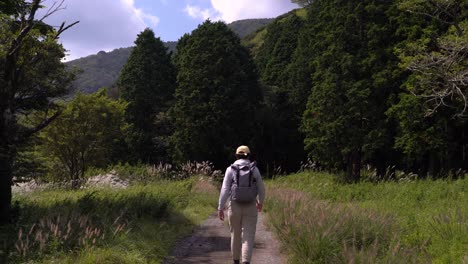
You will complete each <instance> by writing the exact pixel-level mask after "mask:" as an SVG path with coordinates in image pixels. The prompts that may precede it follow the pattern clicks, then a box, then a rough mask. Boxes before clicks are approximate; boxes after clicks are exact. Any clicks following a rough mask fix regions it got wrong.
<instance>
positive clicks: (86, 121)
mask: <svg viewBox="0 0 468 264" xmlns="http://www.w3.org/2000/svg"><path fill="white" fill-rule="evenodd" d="M106 93H107V91H106V90H105V89H103V90H100V91H99V92H97V93H95V94H91V95H85V94H77V96H76V97H75V98H74V99H73V100H72V101H71V102H70V103H68V105H67V106H66V108H65V109H64V111H63V112H62V114H61V115H60V116H59V117H58V118H57V120H56V121H55V122H54V123H53V124H51V125H50V126H49V127H47V128H46V129H45V130H44V131H43V132H42V133H41V135H40V137H41V148H42V151H43V152H44V153H45V155H46V156H47V157H49V159H50V161H51V163H52V164H51V170H52V173H53V174H55V175H57V176H58V177H60V176H61V177H64V174H67V175H68V177H69V179H70V180H78V179H82V178H83V175H84V172H85V171H86V169H87V168H88V167H89V166H95V167H105V166H107V164H108V163H109V162H112V161H113V158H114V157H116V155H117V154H118V153H116V152H119V149H118V145H119V143H120V142H121V141H122V140H123V131H124V130H125V127H126V123H125V122H124V113H125V108H126V106H127V104H126V103H125V102H123V101H116V100H112V99H110V98H108V97H107V95H106ZM120 144H121V143H120Z"/></svg>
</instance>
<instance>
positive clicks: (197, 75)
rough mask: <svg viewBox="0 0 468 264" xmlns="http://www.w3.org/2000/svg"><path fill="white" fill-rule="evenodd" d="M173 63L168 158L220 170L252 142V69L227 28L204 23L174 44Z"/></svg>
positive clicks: (256, 100) (255, 91)
mask: <svg viewBox="0 0 468 264" xmlns="http://www.w3.org/2000/svg"><path fill="white" fill-rule="evenodd" d="M175 63H176V67H177V70H178V74H177V84H178V85H177V89H176V94H175V96H176V98H175V99H176V101H175V104H174V106H173V107H172V109H171V116H172V119H173V120H174V124H173V125H174V129H175V131H174V134H173V135H172V137H171V144H172V151H173V156H174V158H175V160H176V161H179V162H183V161H186V160H195V161H202V160H210V161H213V162H214V164H215V165H216V166H221V165H223V166H224V165H226V164H227V161H228V160H229V158H230V157H232V151H233V149H234V148H235V147H236V146H237V145H240V144H251V143H253V139H254V136H255V135H256V134H258V133H259V131H257V128H258V126H257V124H256V117H255V116H256V112H257V109H258V106H259V104H260V103H261V100H262V94H261V91H260V89H259V85H258V83H257V73H256V69H255V65H254V64H253V61H252V59H251V57H250V55H249V53H248V51H247V50H246V49H245V48H244V47H242V46H241V45H240V40H239V38H238V37H237V36H236V35H235V33H233V32H232V31H231V30H230V29H229V28H228V27H227V26H226V24H224V23H222V22H211V21H209V20H208V21H205V22H204V23H203V24H201V25H200V26H199V27H198V28H197V29H195V30H194V31H193V32H192V33H191V34H190V35H189V34H186V35H184V36H183V37H182V38H181V39H180V40H179V43H178V45H177V54H176V56H175Z"/></svg>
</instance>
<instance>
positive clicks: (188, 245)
mask: <svg viewBox="0 0 468 264" xmlns="http://www.w3.org/2000/svg"><path fill="white" fill-rule="evenodd" d="M264 221H265V219H264V215H263V213H260V214H259V215H258V223H257V234H256V236H255V246H254V252H253V257H252V261H251V263H252V264H267V263H268V264H285V263H286V258H285V257H284V256H282V255H281V252H280V247H279V242H278V241H277V239H276V238H275V237H274V235H273V234H272V233H271V232H270V231H269V230H268V229H267V228H266V226H265V222H264ZM164 263H165V264H182V263H184V264H194V263H213V264H224V263H229V264H231V263H232V259H231V252H230V234H229V228H228V225H227V221H225V222H221V221H220V220H219V219H218V218H217V215H216V214H213V215H211V216H210V217H209V218H208V219H207V220H206V221H205V222H204V223H203V224H202V225H201V226H200V227H199V228H198V229H197V230H196V231H195V232H194V233H193V234H192V236H190V237H188V238H187V239H184V240H182V241H180V242H179V243H178V244H177V245H176V247H175V250H174V251H173V253H172V256H171V257H169V258H168V259H167V260H166V261H165V262H164Z"/></svg>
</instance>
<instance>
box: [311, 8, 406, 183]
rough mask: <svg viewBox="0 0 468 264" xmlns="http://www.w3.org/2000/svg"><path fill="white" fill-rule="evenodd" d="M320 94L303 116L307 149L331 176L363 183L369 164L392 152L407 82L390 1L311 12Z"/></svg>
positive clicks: (315, 78) (314, 65)
mask: <svg viewBox="0 0 468 264" xmlns="http://www.w3.org/2000/svg"><path fill="white" fill-rule="evenodd" d="M310 8H311V10H310V11H309V16H310V19H311V25H312V28H311V34H312V36H313V37H312V38H311V42H310V43H311V52H312V54H313V56H314V57H313V60H312V72H313V74H312V91H311V94H310V97H309V100H308V104H307V110H306V111H305V113H304V116H303V131H304V132H305V133H306V140H305V143H306V148H307V150H308V151H309V153H310V155H311V156H312V157H313V158H315V159H318V160H319V161H320V162H321V163H322V164H324V165H326V166H327V167H329V168H337V169H343V170H346V171H347V176H348V180H350V181H357V180H359V178H360V170H361V163H362V161H364V160H365V161H368V162H371V161H373V160H382V159H385V158H386V157H379V158H376V157H377V156H379V152H383V151H385V150H386V149H390V147H391V133H390V130H389V125H388V124H387V121H386V120H387V118H386V116H385V111H386V110H387V109H388V100H389V98H390V97H391V95H392V94H395V93H396V91H398V86H399V83H398V80H399V78H400V76H399V72H401V71H398V68H397V58H396V57H395V56H394V55H393V54H392V47H393V46H394V45H395V41H397V39H396V38H394V36H395V28H394V26H393V23H390V20H391V18H392V17H391V11H392V10H394V5H393V4H392V3H391V2H388V1H375V0H366V1H361V0H352V1H340V0H334V1H323V0H322V1H320V0H319V1H315V2H313V3H312V4H311V5H310Z"/></svg>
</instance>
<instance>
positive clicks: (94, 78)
mask: <svg viewBox="0 0 468 264" xmlns="http://www.w3.org/2000/svg"><path fill="white" fill-rule="evenodd" d="M271 21H273V19H270V18H265V19H245V20H239V21H234V22H232V23H230V24H228V27H229V28H231V29H232V30H233V31H234V32H235V33H236V34H237V35H239V37H241V38H243V37H245V36H247V35H249V34H251V33H253V32H255V31H257V30H258V29H259V28H262V27H264V26H265V25H267V24H268V23H270V22H271ZM165 45H166V47H167V48H168V50H169V52H175V49H176V45H177V41H169V42H165ZM132 48H133V47H128V48H119V49H115V50H113V51H110V52H105V51H100V52H98V53H97V54H95V55H90V56H87V57H84V58H80V59H76V60H73V61H70V62H67V63H66V64H67V65H68V66H69V67H72V68H74V69H76V70H77V71H78V72H77V76H76V80H75V82H74V83H73V88H72V91H71V93H72V94H73V93H76V92H83V93H93V92H96V91H97V90H98V89H99V88H101V87H111V86H112V85H113V84H114V83H115V81H116V80H117V77H118V76H119V73H120V70H121V69H122V67H123V65H124V64H125V62H126V61H127V58H128V57H129V56H130V53H131V52H132Z"/></svg>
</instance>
